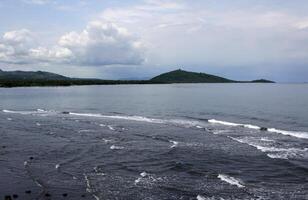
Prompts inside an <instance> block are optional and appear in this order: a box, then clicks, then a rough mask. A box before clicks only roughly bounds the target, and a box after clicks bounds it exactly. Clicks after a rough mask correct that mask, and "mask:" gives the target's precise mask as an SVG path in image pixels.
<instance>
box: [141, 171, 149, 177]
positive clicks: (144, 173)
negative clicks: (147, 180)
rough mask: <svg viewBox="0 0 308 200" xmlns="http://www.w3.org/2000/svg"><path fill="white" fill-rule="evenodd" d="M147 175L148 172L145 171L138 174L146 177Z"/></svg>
mask: <svg viewBox="0 0 308 200" xmlns="http://www.w3.org/2000/svg"><path fill="white" fill-rule="evenodd" d="M147 175H148V173H146V172H142V173H140V176H141V177H146V176H147Z"/></svg>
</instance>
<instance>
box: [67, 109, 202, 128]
mask: <svg viewBox="0 0 308 200" xmlns="http://www.w3.org/2000/svg"><path fill="white" fill-rule="evenodd" d="M70 114H71V115H75V116H84V117H100V118H109V119H121V120H130V121H139V122H148V123H156V124H166V123H167V124H173V125H181V126H184V127H186V128H190V127H196V128H199V129H201V128H204V127H202V126H201V125H202V123H201V122H200V121H197V120H183V119H155V118H148V117H143V116H136V115H134V116H124V115H102V114H94V113H75V112H70ZM100 126H102V127H105V126H108V125H105V124H101V125H100Z"/></svg>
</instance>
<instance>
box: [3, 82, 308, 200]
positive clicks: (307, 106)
mask: <svg viewBox="0 0 308 200" xmlns="http://www.w3.org/2000/svg"><path fill="white" fill-rule="evenodd" d="M307 91H308V84H261V83H260V84H251V83H250V84H249V83H248V84H244V83H242V84H240V83H239V84H236V83H235V84H231V83H230V84H165V85H110V86H73V87H34V88H1V89H0V199H6V200H9V199H22V200H34V199H38V200H39V199H56V200H58V199H72V200H76V199H77V200H78V199H89V200H90V199H93V200H106V199H119V200H121V199H123V200H124V199H125V200H129V199H132V200H138V199H145V200H151V199H153V200H158V199H166V200H171V199H174V200H178V199H179V200H181V199H183V200H186V199H189V200H190V199H191V200H193V199H195V200H216V199H217V200H228V199H258V200H265V199H269V200H272V199H292V200H293V199H301V200H302V199H308V92H307Z"/></svg>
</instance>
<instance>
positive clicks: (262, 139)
mask: <svg viewBox="0 0 308 200" xmlns="http://www.w3.org/2000/svg"><path fill="white" fill-rule="evenodd" d="M260 140H261V141H264V142H275V141H274V140H271V139H268V138H261V139H260Z"/></svg>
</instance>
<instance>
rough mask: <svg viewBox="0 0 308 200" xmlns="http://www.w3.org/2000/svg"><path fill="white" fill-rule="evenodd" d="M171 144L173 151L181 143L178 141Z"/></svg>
mask: <svg viewBox="0 0 308 200" xmlns="http://www.w3.org/2000/svg"><path fill="white" fill-rule="evenodd" d="M169 142H171V143H172V145H171V146H170V148H172V149H173V148H175V147H177V146H178V145H179V142H177V141H173V140H170V141H169Z"/></svg>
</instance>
